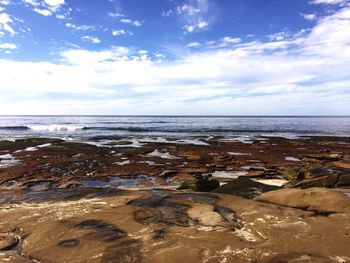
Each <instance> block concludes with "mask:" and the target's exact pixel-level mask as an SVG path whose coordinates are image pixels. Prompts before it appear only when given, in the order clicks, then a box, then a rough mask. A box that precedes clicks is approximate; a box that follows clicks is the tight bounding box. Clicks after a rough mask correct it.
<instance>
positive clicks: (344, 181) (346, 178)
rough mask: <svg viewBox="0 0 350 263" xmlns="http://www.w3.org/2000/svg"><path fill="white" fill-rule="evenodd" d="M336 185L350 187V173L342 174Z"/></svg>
mask: <svg viewBox="0 0 350 263" xmlns="http://www.w3.org/2000/svg"><path fill="white" fill-rule="evenodd" d="M335 186H336V187H350V174H346V175H340V176H339V180H338V182H337V183H336V184H335Z"/></svg>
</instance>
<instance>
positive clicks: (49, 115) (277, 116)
mask: <svg viewBox="0 0 350 263" xmlns="http://www.w3.org/2000/svg"><path fill="white" fill-rule="evenodd" d="M0 117H182V118H186V117H192V118H196V117H197V118H215V117H216V118H220V117H223V118H224V117H228V118H230V117H231V118H235V117H236V118H348V117H350V115H211V114H209V115H204V114H203V115H195V114H188V115H181V114H174V115H172V114H150V115H145V114H141V115H138V114H0Z"/></svg>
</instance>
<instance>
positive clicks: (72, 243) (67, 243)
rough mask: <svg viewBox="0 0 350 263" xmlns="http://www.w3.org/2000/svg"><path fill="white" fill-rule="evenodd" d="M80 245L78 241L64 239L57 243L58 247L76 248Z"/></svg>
mask: <svg viewBox="0 0 350 263" xmlns="http://www.w3.org/2000/svg"><path fill="white" fill-rule="evenodd" d="M79 244H80V241H79V240H78V239H66V240H62V241H60V242H59V243H58V246H59V247H67V248H69V247H76V246H78V245H79Z"/></svg>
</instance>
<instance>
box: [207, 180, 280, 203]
mask: <svg viewBox="0 0 350 263" xmlns="http://www.w3.org/2000/svg"><path fill="white" fill-rule="evenodd" d="M277 189H280V187H278V186H272V185H266V184H262V183H258V182H255V181H253V180H251V179H249V178H248V177H244V176H241V177H238V178H237V179H235V180H233V181H231V182H228V183H227V184H224V185H222V186H220V187H219V188H217V189H215V190H213V192H214V193H221V194H229V195H235V196H240V197H243V198H248V199H252V198H254V197H256V196H259V195H261V194H262V193H265V192H268V191H274V190H277Z"/></svg>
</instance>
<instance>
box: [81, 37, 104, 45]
mask: <svg viewBox="0 0 350 263" xmlns="http://www.w3.org/2000/svg"><path fill="white" fill-rule="evenodd" d="M81 39H82V40H84V41H88V42H91V43H93V44H100V43H101V40H99V39H98V38H97V37H94V36H82V37H81Z"/></svg>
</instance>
